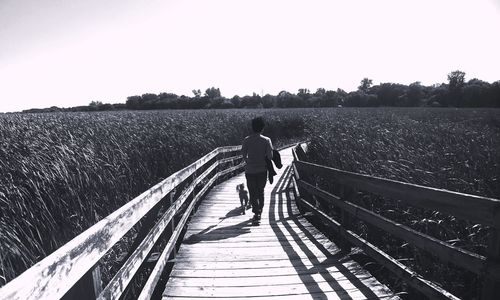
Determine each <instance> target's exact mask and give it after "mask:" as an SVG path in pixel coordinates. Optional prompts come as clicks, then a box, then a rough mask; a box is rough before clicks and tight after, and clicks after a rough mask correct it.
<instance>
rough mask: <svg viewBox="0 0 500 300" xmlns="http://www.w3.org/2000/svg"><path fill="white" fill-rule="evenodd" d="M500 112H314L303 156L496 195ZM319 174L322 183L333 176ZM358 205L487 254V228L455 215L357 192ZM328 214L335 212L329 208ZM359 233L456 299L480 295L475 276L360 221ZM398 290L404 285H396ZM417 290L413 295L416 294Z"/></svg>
mask: <svg viewBox="0 0 500 300" xmlns="http://www.w3.org/2000/svg"><path fill="white" fill-rule="evenodd" d="M499 112H500V111H498V110H458V109H342V110H330V111H324V112H317V113H316V117H315V118H314V119H315V120H316V121H315V122H314V124H312V125H311V129H310V130H311V143H310V145H309V148H308V149H309V152H308V153H307V160H309V161H312V162H315V163H319V164H324V165H328V166H331V167H334V168H338V169H342V170H347V171H352V172H358V173H363V174H369V175H374V176H378V177H383V178H389V179H393V180H398V181H403V182H409V183H414V184H420V185H424V186H430V187H436V188H442V189H448V190H451V191H457V192H462V193H469V194H474V195H480V196H486V197H492V198H497V199H499V198H500V184H499V180H500V114H499ZM317 180H318V182H317V183H318V184H319V185H322V186H323V187H324V188H327V189H328V188H330V184H331V183H330V182H328V181H321V180H320V179H317ZM358 196H359V197H358V199H359V200H358V203H357V204H359V205H362V206H364V207H366V208H368V209H371V210H373V211H375V212H377V213H379V214H382V215H384V216H385V217H387V218H389V219H392V220H395V221H397V222H398V223H402V224H405V225H408V226H410V227H412V228H414V229H416V230H418V231H420V232H424V233H426V234H429V235H431V236H434V237H437V238H439V239H441V240H444V241H447V242H449V243H450V244H453V245H455V246H458V247H462V248H464V249H467V250H470V251H473V252H476V253H479V254H482V255H484V254H485V249H486V247H487V237H488V228H487V227H486V226H482V225H479V224H474V223H471V222H468V221H464V220H458V219H456V218H455V217H454V216H449V215H444V214H442V213H439V212H436V211H431V210H425V209H419V208H416V207H412V206H409V205H405V204H404V203H401V202H400V201H397V199H383V198H380V197H377V196H374V195H371V194H368V193H359V194H358ZM332 213H333V211H332ZM355 229H356V230H357V232H358V233H359V234H361V235H362V236H364V237H367V238H368V239H369V240H370V241H371V242H374V243H375V244H377V245H378V246H379V247H380V248H382V249H384V250H385V251H386V252H388V253H390V254H391V255H393V256H394V257H396V258H397V259H399V260H400V261H401V262H403V263H405V264H407V265H409V266H411V267H412V268H413V269H415V270H416V271H418V272H419V273H421V274H424V275H425V276H426V278H428V279H431V280H434V281H436V282H438V283H440V284H442V285H444V286H445V287H446V288H447V289H448V290H449V291H451V292H453V293H455V294H457V295H459V296H460V297H463V298H466V299H471V298H474V297H477V295H478V292H479V289H480V287H481V282H480V278H478V277H477V276H475V275H473V274H471V273H469V272H466V271H464V270H461V269H459V268H456V267H454V266H452V265H447V264H443V263H440V262H439V260H437V259H436V258H434V257H433V256H432V255H429V254H428V253H425V252H423V251H420V250H418V249H416V248H414V247H412V246H411V245H409V244H407V243H405V242H404V241H401V240H398V239H395V238H393V237H391V236H389V235H387V234H383V233H382V232H377V231H376V230H374V231H372V234H369V230H370V229H369V228H368V227H367V225H366V224H364V223H363V222H358V223H357V224H355ZM400 288H401V289H402V290H406V287H404V286H400ZM418 297H420V296H417V299H418Z"/></svg>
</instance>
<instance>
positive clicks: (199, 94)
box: [192, 89, 201, 98]
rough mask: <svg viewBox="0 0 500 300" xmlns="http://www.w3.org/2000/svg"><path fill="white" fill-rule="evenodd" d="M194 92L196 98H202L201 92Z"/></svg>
mask: <svg viewBox="0 0 500 300" xmlns="http://www.w3.org/2000/svg"><path fill="white" fill-rule="evenodd" d="M192 92H193V94H194V97H195V98H200V97H201V91H200V90H199V89H198V90H193V91H192Z"/></svg>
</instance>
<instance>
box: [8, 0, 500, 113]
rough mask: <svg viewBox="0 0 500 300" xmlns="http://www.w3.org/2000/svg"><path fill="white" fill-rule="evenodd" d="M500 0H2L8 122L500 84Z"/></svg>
mask: <svg viewBox="0 0 500 300" xmlns="http://www.w3.org/2000/svg"><path fill="white" fill-rule="evenodd" d="M499 37H500V0H406V1H401V0H377V1H374V0H342V1H341V0H303V1H298V0H163V1H161V0H107V1H101V0H85V1H83V0H0V112H9V111H20V110H23V109H28V108H42V107H50V106H59V107H70V106H77V105H87V104H89V103H90V102H91V101H102V102H104V103H124V102H125V101H126V98H127V96H132V95H141V94H144V93H161V92H169V93H176V94H178V95H182V94H184V95H189V96H192V92H191V91H192V90H193V89H201V90H202V91H204V90H206V89H207V88H209V87H218V88H220V90H221V93H222V95H223V96H226V97H232V96H233V95H235V94H237V95H240V96H244V95H251V94H252V93H254V92H255V93H258V94H267V93H269V94H274V95H275V94H278V93H279V92H280V91H282V90H287V91H290V92H294V93H296V92H297V90H298V89H299V88H307V89H309V90H311V92H314V91H316V89H317V88H320V87H322V88H325V89H331V90H336V89H337V88H341V89H344V90H346V91H352V90H356V89H357V86H358V85H359V83H360V81H361V79H363V78H364V77H368V78H370V79H372V80H373V83H374V84H379V83H383V82H396V83H402V84H410V83H412V82H415V81H420V82H422V84H424V85H430V84H435V83H442V82H446V76H447V74H448V73H450V72H451V71H454V70H461V71H464V72H465V73H466V80H468V79H472V78H479V79H482V80H485V81H488V82H494V81H497V80H500V54H499V53H500V38H499Z"/></svg>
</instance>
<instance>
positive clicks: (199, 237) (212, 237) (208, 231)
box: [183, 207, 252, 245]
mask: <svg viewBox="0 0 500 300" xmlns="http://www.w3.org/2000/svg"><path fill="white" fill-rule="evenodd" d="M236 212H241V208H240V207H237V208H235V209H232V210H230V211H229V212H228V213H227V214H226V215H225V216H224V217H221V218H219V220H220V221H219V223H217V224H214V225H210V226H208V227H207V228H205V229H203V230H202V231H200V232H198V233H196V234H193V235H191V236H189V237H187V238H186V239H185V240H184V241H183V243H184V244H188V245H192V244H196V243H199V242H205V241H218V240H225V239H230V238H234V237H237V236H240V235H243V234H247V233H250V227H251V226H252V221H251V220H244V221H242V222H240V223H237V224H233V225H228V226H223V227H218V228H216V229H214V230H212V229H213V228H215V227H217V226H218V225H219V224H220V223H221V222H222V221H224V220H225V219H227V218H231V217H235V216H239V215H240V213H238V214H236Z"/></svg>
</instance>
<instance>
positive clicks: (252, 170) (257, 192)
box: [241, 117, 273, 221]
mask: <svg viewBox="0 0 500 300" xmlns="http://www.w3.org/2000/svg"><path fill="white" fill-rule="evenodd" d="M264 127H265V122H264V119H263V118H262V117H258V118H254V119H252V131H253V134H251V135H249V136H247V137H245V139H244V140H243V143H242V146H241V153H242V156H243V159H244V160H245V162H246V166H245V177H246V179H247V187H248V192H249V193H250V203H251V204H252V212H253V213H254V220H255V221H258V220H260V216H261V214H262V209H263V207H264V187H265V186H266V181H267V165H266V158H267V159H269V160H271V159H272V158H273V144H272V143H271V139H270V138H268V137H267V136H264V135H262V131H263V130H264Z"/></svg>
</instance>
